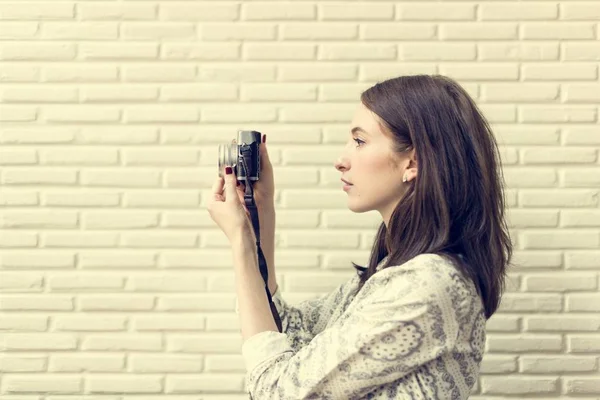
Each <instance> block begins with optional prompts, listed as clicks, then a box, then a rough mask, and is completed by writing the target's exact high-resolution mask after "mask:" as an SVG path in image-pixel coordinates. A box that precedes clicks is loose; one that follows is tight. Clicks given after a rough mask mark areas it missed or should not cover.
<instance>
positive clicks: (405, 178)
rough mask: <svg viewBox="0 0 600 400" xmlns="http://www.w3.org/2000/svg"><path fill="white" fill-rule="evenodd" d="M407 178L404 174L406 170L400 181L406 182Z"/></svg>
mask: <svg viewBox="0 0 600 400" xmlns="http://www.w3.org/2000/svg"><path fill="white" fill-rule="evenodd" d="M407 180H408V177H407V176H406V172H405V173H404V176H403V177H402V182H406V181H407Z"/></svg>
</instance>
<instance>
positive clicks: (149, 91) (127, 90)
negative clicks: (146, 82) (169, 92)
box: [80, 84, 158, 103]
mask: <svg viewBox="0 0 600 400" xmlns="http://www.w3.org/2000/svg"><path fill="white" fill-rule="evenodd" d="M80 98H81V102H83V103H109V102H117V103H121V102H135V101H141V102H145V101H153V100H156V99H157V98H158V88H155V87H139V86H132V85H129V86H128V85H127V84H122V85H102V86H88V87H84V88H82V89H81V94H80Z"/></svg>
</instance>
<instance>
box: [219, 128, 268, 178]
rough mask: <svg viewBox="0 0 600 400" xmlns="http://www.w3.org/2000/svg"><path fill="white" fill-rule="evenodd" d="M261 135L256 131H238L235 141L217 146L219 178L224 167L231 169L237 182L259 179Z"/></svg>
mask: <svg viewBox="0 0 600 400" xmlns="http://www.w3.org/2000/svg"><path fill="white" fill-rule="evenodd" d="M261 140H262V134H261V133H260V132H257V131H238V133H237V139H234V140H232V142H231V143H230V144H220V145H219V176H220V177H223V170H224V169H225V167H226V166H229V167H232V168H233V172H234V174H235V176H236V177H237V180H238V181H240V182H242V183H246V177H247V178H248V181H258V180H259V178H260V152H259V146H260V143H261Z"/></svg>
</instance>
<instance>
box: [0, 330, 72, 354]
mask: <svg viewBox="0 0 600 400" xmlns="http://www.w3.org/2000/svg"><path fill="white" fill-rule="evenodd" d="M76 349H77V339H76V337H75V335H71V334H63V333H48V332H44V333H23V332H19V333H0V350H3V351H60V350H70V351H74V350H76Z"/></svg>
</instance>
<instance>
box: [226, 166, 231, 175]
mask: <svg viewBox="0 0 600 400" xmlns="http://www.w3.org/2000/svg"><path fill="white" fill-rule="evenodd" d="M232 172H233V169H231V167H225V174H227V175H231V173H232Z"/></svg>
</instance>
